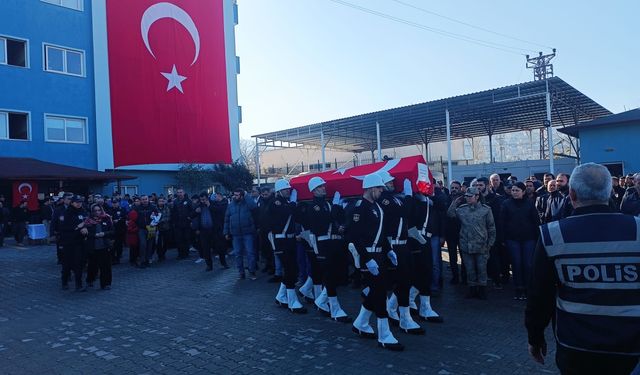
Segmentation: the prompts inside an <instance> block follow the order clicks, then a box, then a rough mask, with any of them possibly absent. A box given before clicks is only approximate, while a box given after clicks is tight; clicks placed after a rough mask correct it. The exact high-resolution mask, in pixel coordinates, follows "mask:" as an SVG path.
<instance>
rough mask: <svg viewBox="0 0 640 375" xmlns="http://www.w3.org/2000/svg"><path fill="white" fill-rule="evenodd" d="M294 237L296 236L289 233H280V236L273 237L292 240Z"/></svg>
mask: <svg viewBox="0 0 640 375" xmlns="http://www.w3.org/2000/svg"><path fill="white" fill-rule="evenodd" d="M295 236H296V235H295V234H293V233H291V234H282V233H280V234H276V236H275V237H276V238H293V237H295Z"/></svg>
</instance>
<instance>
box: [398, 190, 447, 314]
mask: <svg viewBox="0 0 640 375" xmlns="http://www.w3.org/2000/svg"><path fill="white" fill-rule="evenodd" d="M404 190H405V192H404V193H405V205H407V207H408V208H407V209H408V211H409V220H408V225H409V230H408V236H409V240H408V242H407V245H408V247H409V250H410V251H411V254H412V268H411V285H412V287H411V289H410V291H409V307H410V308H414V307H417V308H418V314H419V316H420V319H422V320H425V321H427V322H430V323H442V322H443V319H442V317H441V316H440V315H439V314H438V313H437V312H435V311H434V310H433V308H432V307H431V281H432V275H433V256H432V254H431V242H432V241H431V237H432V234H431V233H430V232H429V231H428V228H427V227H428V226H429V218H430V217H431V216H432V215H433V212H432V211H433V210H434V207H433V201H432V200H430V199H429V198H428V197H427V196H426V195H425V194H423V192H420V191H418V192H416V193H415V194H413V189H412V188H411V183H410V182H409V181H405V184H404ZM438 245H440V244H439V243H438ZM417 296H419V297H420V298H419V299H420V306H419V307H418V306H416V305H415V299H416V297H417Z"/></svg>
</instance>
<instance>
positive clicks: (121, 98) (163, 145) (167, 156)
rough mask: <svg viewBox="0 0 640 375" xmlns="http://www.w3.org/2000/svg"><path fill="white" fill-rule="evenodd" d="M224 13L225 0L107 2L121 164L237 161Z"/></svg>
mask: <svg viewBox="0 0 640 375" xmlns="http://www.w3.org/2000/svg"><path fill="white" fill-rule="evenodd" d="M223 16H224V15H223V2H222V0H172V1H163V2H159V1H157V0H135V1H123V0H107V40H108V46H109V47H108V49H109V84H110V90H111V119H112V136H113V157H114V165H115V166H116V167H119V166H125V165H140V164H172V163H230V162H231V161H232V160H231V159H232V157H231V142H230V131H229V112H228V111H229V107H228V97H227V73H226V60H225V40H224V17H223ZM97 105H101V103H97Z"/></svg>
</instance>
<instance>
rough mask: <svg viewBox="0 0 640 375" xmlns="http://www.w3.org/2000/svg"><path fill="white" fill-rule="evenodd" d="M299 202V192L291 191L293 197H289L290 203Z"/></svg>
mask: <svg viewBox="0 0 640 375" xmlns="http://www.w3.org/2000/svg"><path fill="white" fill-rule="evenodd" d="M297 201H298V190H296V189H293V190H291V195H290V196H289V202H291V203H296V202H297Z"/></svg>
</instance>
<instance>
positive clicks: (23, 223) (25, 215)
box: [11, 200, 29, 246]
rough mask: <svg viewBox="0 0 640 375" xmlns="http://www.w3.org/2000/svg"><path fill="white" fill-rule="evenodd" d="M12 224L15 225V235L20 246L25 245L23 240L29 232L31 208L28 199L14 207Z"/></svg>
mask: <svg viewBox="0 0 640 375" xmlns="http://www.w3.org/2000/svg"><path fill="white" fill-rule="evenodd" d="M11 224H12V225H13V235H14V237H15V239H16V244H17V245H18V246H24V244H23V243H22V241H24V237H25V235H26V234H27V224H29V210H28V209H27V201H26V200H23V201H22V202H20V204H19V205H18V206H16V207H14V208H13V211H12V212H11Z"/></svg>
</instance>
